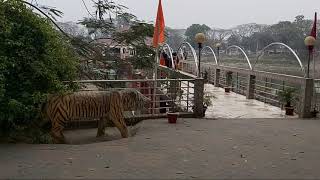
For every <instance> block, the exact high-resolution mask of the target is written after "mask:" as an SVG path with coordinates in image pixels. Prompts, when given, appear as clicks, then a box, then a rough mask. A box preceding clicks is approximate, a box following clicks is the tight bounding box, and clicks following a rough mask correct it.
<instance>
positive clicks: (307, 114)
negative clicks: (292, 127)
mask: <svg viewBox="0 0 320 180" xmlns="http://www.w3.org/2000/svg"><path fill="white" fill-rule="evenodd" d="M313 90H314V80H313V79H310V78H308V79H305V80H304V83H303V84H302V89H301V97H300V98H301V99H300V104H301V107H300V114H299V117H300V118H311V117H312V115H311V104H312V97H313Z"/></svg>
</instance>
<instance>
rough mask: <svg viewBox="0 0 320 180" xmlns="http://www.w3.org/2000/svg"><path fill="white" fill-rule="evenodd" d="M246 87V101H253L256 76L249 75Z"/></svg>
mask: <svg viewBox="0 0 320 180" xmlns="http://www.w3.org/2000/svg"><path fill="white" fill-rule="evenodd" d="M248 78H249V79H248V85H247V99H254V89H255V84H256V76H254V75H249V77H248Z"/></svg>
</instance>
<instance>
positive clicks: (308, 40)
mask: <svg viewBox="0 0 320 180" xmlns="http://www.w3.org/2000/svg"><path fill="white" fill-rule="evenodd" d="M304 44H305V45H306V46H307V48H308V50H309V58H308V69H307V78H310V60H311V55H312V53H313V48H314V45H315V44H316V39H315V38H314V37H313V36H308V37H306V39H305V40H304Z"/></svg>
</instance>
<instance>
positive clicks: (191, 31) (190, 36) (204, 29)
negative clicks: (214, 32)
mask: <svg viewBox="0 0 320 180" xmlns="http://www.w3.org/2000/svg"><path fill="white" fill-rule="evenodd" d="M210 30H211V28H210V27H208V26H207V25H205V24H203V25H200V24H192V25H191V26H190V27H188V29H187V31H186V32H185V36H186V41H187V42H189V43H190V44H191V45H192V46H193V47H194V48H196V47H197V43H196V42H195V39H194V37H195V35H196V34H197V33H204V34H206V36H208V32H209V31H210Z"/></svg>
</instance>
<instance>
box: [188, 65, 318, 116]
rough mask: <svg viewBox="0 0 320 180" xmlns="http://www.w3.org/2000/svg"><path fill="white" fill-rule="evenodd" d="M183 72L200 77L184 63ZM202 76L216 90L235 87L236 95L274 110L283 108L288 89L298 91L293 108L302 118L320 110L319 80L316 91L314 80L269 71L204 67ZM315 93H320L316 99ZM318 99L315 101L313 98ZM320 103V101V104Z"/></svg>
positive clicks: (219, 66)
mask: <svg viewBox="0 0 320 180" xmlns="http://www.w3.org/2000/svg"><path fill="white" fill-rule="evenodd" d="M182 64H183V65H182V71H185V72H188V73H192V74H194V75H195V74H196V68H195V65H194V64H192V63H190V62H186V61H184V62H182ZM201 74H202V76H203V75H205V77H213V78H214V79H212V78H211V79H210V78H207V80H208V82H209V83H212V84H214V85H215V86H216V87H225V86H229V87H231V89H232V91H233V92H236V93H239V94H242V95H245V96H247V98H248V99H257V100H259V101H263V102H265V103H269V104H272V105H274V106H279V107H283V106H284V104H283V103H282V102H280V99H279V96H278V92H281V91H283V90H285V89H286V88H295V89H296V91H295V94H294V95H295V96H294V100H293V105H294V107H295V111H296V112H297V113H298V114H299V115H300V117H303V118H305V117H311V111H312V107H314V108H316V109H320V107H319V104H320V99H319V98H320V80H316V81H315V82H316V83H317V86H316V90H313V86H314V84H313V83H314V80H313V79H306V78H304V77H298V76H291V75H284V74H277V73H270V72H265V71H252V70H249V69H244V68H235V67H229V66H221V65H215V64H213V63H202V64H201ZM313 92H317V93H315V94H314V95H313ZM312 96H315V99H316V102H315V100H314V99H313V98H312ZM318 99H319V100H318Z"/></svg>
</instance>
